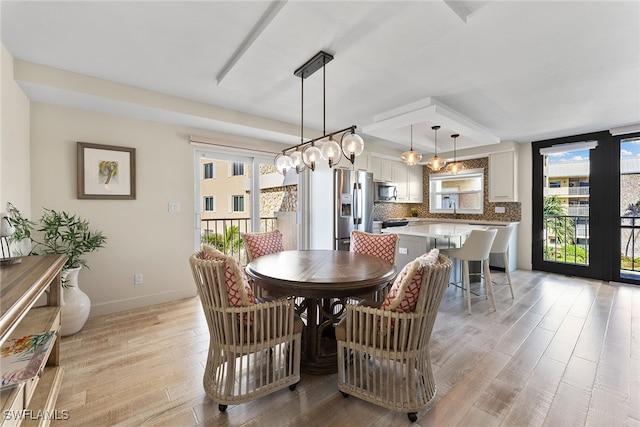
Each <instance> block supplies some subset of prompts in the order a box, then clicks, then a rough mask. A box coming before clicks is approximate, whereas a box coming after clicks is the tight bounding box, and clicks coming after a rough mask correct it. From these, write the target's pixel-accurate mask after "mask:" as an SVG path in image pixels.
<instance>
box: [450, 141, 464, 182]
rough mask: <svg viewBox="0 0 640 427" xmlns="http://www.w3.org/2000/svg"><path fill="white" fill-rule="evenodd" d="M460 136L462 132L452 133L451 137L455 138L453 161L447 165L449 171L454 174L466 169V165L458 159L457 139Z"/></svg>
mask: <svg viewBox="0 0 640 427" xmlns="http://www.w3.org/2000/svg"><path fill="white" fill-rule="evenodd" d="M459 136H460V134H457V133H454V134H453V135H451V138H453V163H449V165H448V166H447V171H448V172H449V173H451V174H453V175H455V174H457V173H458V172H460V171H461V170H463V169H464V165H463V164H462V163H461V162H458V161H457V159H456V140H457V139H458V137H459Z"/></svg>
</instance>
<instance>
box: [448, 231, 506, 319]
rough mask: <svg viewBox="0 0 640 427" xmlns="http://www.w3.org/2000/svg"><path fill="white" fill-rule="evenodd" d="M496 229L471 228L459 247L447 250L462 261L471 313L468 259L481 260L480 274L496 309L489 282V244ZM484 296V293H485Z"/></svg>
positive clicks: (468, 306)
mask: <svg viewBox="0 0 640 427" xmlns="http://www.w3.org/2000/svg"><path fill="white" fill-rule="evenodd" d="M497 233H498V230H496V229H490V230H471V233H470V234H469V237H467V240H465V242H464V244H463V245H462V247H461V248H460V249H454V250H452V251H450V252H449V254H450V256H452V257H453V258H457V259H459V260H461V261H462V280H463V282H464V286H465V289H466V292H467V309H468V311H469V314H471V284H470V282H469V261H481V262H482V272H483V273H482V275H483V276H484V283H485V286H486V287H487V290H488V292H489V295H490V296H491V302H492V303H493V309H494V310H496V311H497V308H496V299H495V297H494V295H493V285H492V283H491V272H490V270H489V254H490V251H491V245H492V244H493V240H494V239H495V238H496V234H497ZM485 298H486V295H485Z"/></svg>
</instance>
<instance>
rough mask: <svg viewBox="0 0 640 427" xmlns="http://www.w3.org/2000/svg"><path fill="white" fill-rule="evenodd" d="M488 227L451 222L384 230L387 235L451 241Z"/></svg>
mask: <svg viewBox="0 0 640 427" xmlns="http://www.w3.org/2000/svg"><path fill="white" fill-rule="evenodd" d="M485 228H486V226H483V225H475V224H473V225H472V224H467V223H465V224H458V223H451V222H444V223H443V222H437V223H435V222H434V223H426V224H416V225H407V226H404V227H393V228H384V229H383V231H384V232H386V233H396V234H404V235H408V236H421V237H429V238H435V239H450V238H454V237H466V236H467V235H468V234H469V233H470V232H471V230H478V229H479V230H483V229H485Z"/></svg>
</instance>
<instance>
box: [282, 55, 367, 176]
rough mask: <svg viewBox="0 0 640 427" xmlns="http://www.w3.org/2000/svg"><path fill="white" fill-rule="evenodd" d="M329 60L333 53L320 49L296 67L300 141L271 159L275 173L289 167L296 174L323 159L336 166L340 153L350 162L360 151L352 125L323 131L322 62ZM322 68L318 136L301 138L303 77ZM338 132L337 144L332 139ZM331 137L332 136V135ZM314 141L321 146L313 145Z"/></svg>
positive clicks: (357, 138)
mask: <svg viewBox="0 0 640 427" xmlns="http://www.w3.org/2000/svg"><path fill="white" fill-rule="evenodd" d="M332 59H333V55H330V54H328V53H326V52H323V51H320V52H318V53H317V54H316V55H315V56H314V57H313V58H311V59H310V60H309V61H307V62H306V63H305V64H304V65H302V66H301V67H300V68H298V69H297V70H296V71H295V72H294V73H293V74H294V75H295V76H297V77H300V82H301V97H300V99H301V105H300V111H301V114H300V143H299V144H297V145H294V146H293V147H289V148H285V149H284V150H282V154H278V155H277V156H276V158H275V159H274V164H275V167H276V169H277V170H278V172H280V173H281V174H283V175H284V174H286V173H287V171H288V170H289V169H295V170H296V172H297V173H300V172H302V171H303V170H304V169H306V168H309V169H311V170H312V171H313V170H315V168H316V164H317V163H318V162H319V161H320V160H321V159H324V160H326V161H327V162H328V163H329V167H330V168H332V167H333V166H335V165H337V164H338V163H339V162H340V160H341V159H342V157H343V156H344V157H345V158H346V159H347V160H349V161H350V162H351V164H353V162H354V161H355V159H356V156H359V155H360V154H362V151H363V150H364V141H363V140H362V138H361V137H360V136H359V135H357V134H356V133H355V132H356V125H351V126H349V127H347V128H344V129H340V130H338V131H335V132H331V133H327V132H326V86H325V65H326V64H327V63H329V62H330V61H331V60H332ZM320 68H322V91H323V97H322V98H323V99H322V103H323V108H322V109H323V124H322V127H323V128H322V136H320V137H318V138H314V139H311V140H308V141H305V140H304V79H306V78H307V77H309V76H310V75H312V74H313V73H315V72H316V71H318V70H319V69H320ZM338 135H340V138H339V139H340V144H338V142H337V141H336V139H335V138H338ZM334 137H335V138H334ZM316 143H318V145H320V144H321V143H322V145H321V148H318V147H316Z"/></svg>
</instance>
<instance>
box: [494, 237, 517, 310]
mask: <svg viewBox="0 0 640 427" xmlns="http://www.w3.org/2000/svg"><path fill="white" fill-rule="evenodd" d="M491 228H492V229H493V228H495V229H496V230H498V233H497V234H496V238H495V239H494V240H493V245H491V252H490V253H492V254H502V260H503V261H504V272H505V273H507V281H508V282H509V290H511V298H514V296H513V286H512V284H511V273H510V272H509V241H510V240H511V234H512V233H513V226H508V227H491ZM497 284H498V283H496V285H497Z"/></svg>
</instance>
